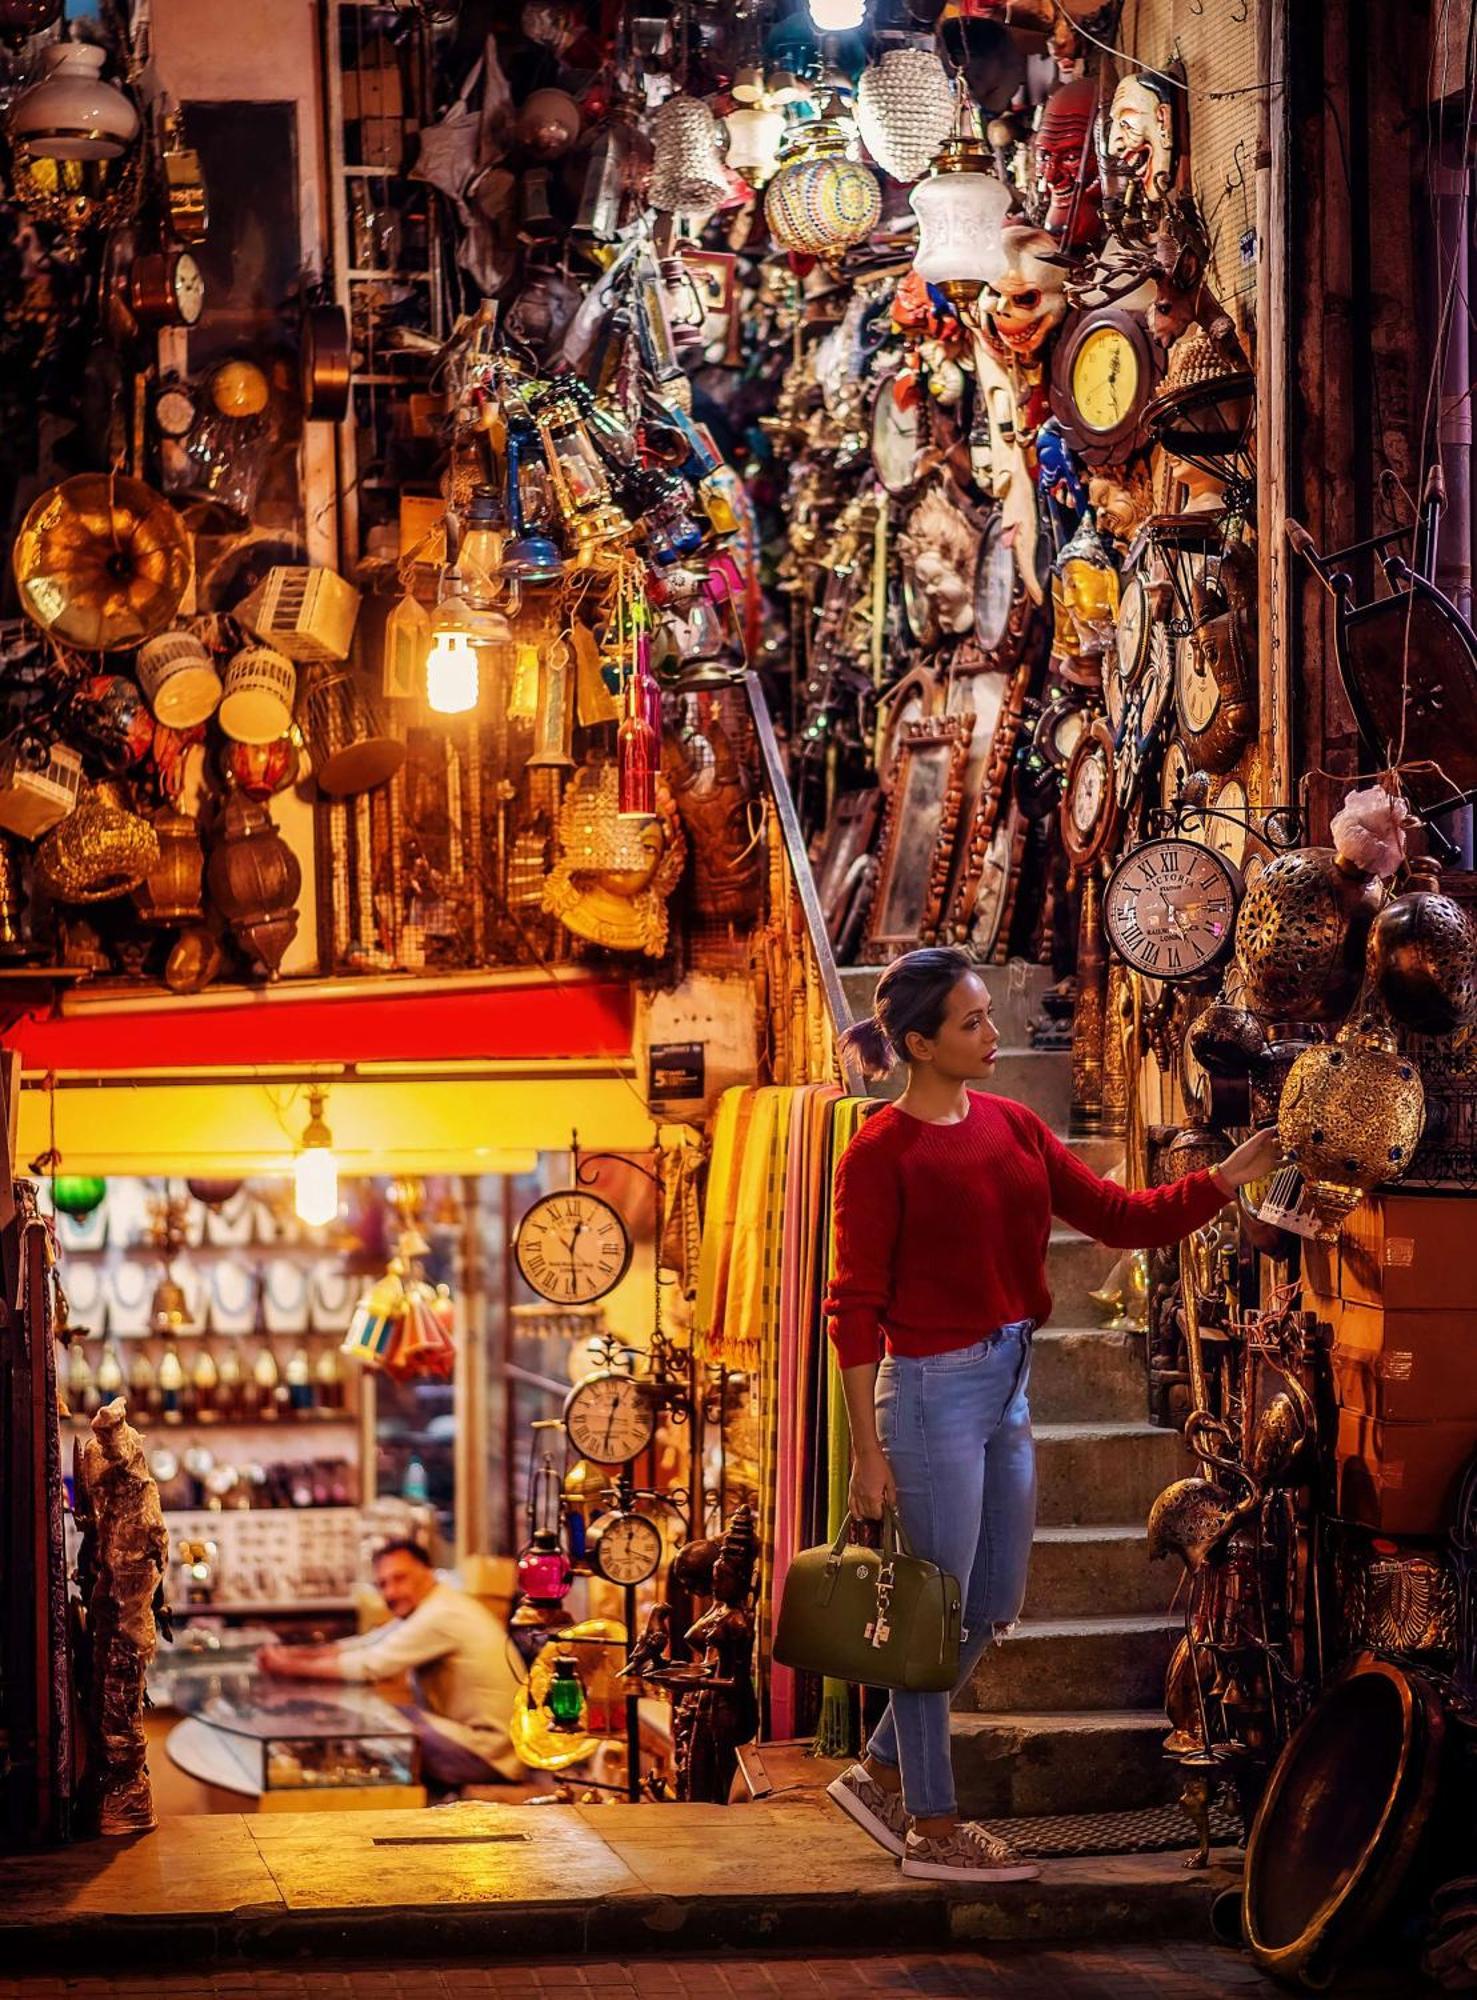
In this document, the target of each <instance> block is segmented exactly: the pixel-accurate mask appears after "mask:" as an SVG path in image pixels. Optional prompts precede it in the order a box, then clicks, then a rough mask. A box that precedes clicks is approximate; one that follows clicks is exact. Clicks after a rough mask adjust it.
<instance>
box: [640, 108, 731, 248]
mask: <svg viewBox="0 0 1477 2000" xmlns="http://www.w3.org/2000/svg"><path fill="white" fill-rule="evenodd" d="M651 136H652V148H653V152H652V163H651V186H650V200H651V205H652V207H653V208H660V209H665V210H666V211H667V213H668V214H669V215H676V216H686V217H690V218H692V219H694V220H697V219H700V218H703V217H706V216H708V215H711V214H712V212H713V210H714V209H715V208H716V207H717V206H718V204H719V203H720V202H721V201H722V200H723V199H724V197H725V196H726V195H727V193H728V177H727V175H726V174H725V173H724V170H723V159H722V154H721V150H720V149H721V146H722V143H723V135H722V128H721V127H720V125H719V123H718V120H717V119H716V118H715V117H714V115H713V112H712V110H711V109H710V107H709V106H708V105H706V104H705V103H704V102H703V100H702V99H701V98H700V97H689V96H688V95H687V93H686V92H685V91H679V92H678V93H677V95H676V96H675V97H669V98H668V99H667V101H666V103H665V104H663V105H661V106H659V107H658V109H657V112H656V115H655V117H654V118H653V119H652V121H651Z"/></svg>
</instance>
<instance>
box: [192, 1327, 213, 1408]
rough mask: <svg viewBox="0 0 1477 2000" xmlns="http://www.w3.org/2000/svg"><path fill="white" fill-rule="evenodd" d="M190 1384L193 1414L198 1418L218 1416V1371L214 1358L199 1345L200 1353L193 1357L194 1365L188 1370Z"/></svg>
mask: <svg viewBox="0 0 1477 2000" xmlns="http://www.w3.org/2000/svg"><path fill="white" fill-rule="evenodd" d="M190 1384H191V1387H192V1388H193V1389H194V1392H195V1414H196V1415H197V1416H200V1417H216V1416H219V1415H220V1370H219V1368H217V1366H216V1363H215V1356H214V1355H213V1354H212V1353H211V1351H210V1349H209V1348H208V1347H207V1346H205V1344H204V1342H202V1343H201V1346H200V1352H199V1353H198V1354H197V1355H196V1356H195V1365H194V1367H193V1368H192V1369H191V1370H190Z"/></svg>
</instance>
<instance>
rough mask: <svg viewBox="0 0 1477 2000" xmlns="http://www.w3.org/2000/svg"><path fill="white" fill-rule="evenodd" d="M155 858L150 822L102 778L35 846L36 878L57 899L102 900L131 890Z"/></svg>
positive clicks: (155, 841)
mask: <svg viewBox="0 0 1477 2000" xmlns="http://www.w3.org/2000/svg"><path fill="white" fill-rule="evenodd" d="M158 860H159V836H158V834H157V833H155V831H154V829H153V827H151V826H150V825H149V822H148V821H147V820H146V819H140V818H139V816H138V814H137V813H135V812H130V811H129V810H128V808H127V806H125V805H124V803H123V801H122V799H121V797H120V796H119V794H118V790H117V787H116V786H114V785H111V784H107V783H102V784H97V785H94V786H93V788H92V790H91V791H90V792H88V793H87V794H86V796H85V797H84V798H83V799H82V800H81V802H80V804H79V805H78V806H77V809H76V811H75V812H71V813H69V814H68V815H67V817H66V818H65V819H64V820H62V821H61V822H60V823H59V824H58V825H57V826H54V827H53V828H52V829H51V832H50V833H48V834H47V836H46V838H45V839H44V840H43V841H42V842H41V845H40V846H39V847H38V848H37V849H36V880H37V881H38V882H39V883H40V884H41V887H42V888H43V889H44V890H45V891H46V893H47V895H48V896H51V897H53V898H54V899H55V900H56V901H57V902H58V903H103V902H106V901H108V899H109V898H110V897H112V896H126V895H127V894H128V892H129V890H130V889H136V888H137V887H138V885H139V884H140V883H141V882H142V881H143V879H144V877H145V876H146V875H147V874H148V872H149V870H150V869H151V868H153V867H155V866H156V865H157V864H158Z"/></svg>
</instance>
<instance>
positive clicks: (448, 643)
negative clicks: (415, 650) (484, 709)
mask: <svg viewBox="0 0 1477 2000" xmlns="http://www.w3.org/2000/svg"><path fill="white" fill-rule="evenodd" d="M478 692H479V676H478V672H477V652H476V648H475V647H474V646H473V644H472V640H471V635H470V634H469V633H467V632H460V631H457V630H456V629H455V627H451V626H443V627H442V629H441V630H440V631H439V632H433V633H432V635H431V646H430V650H429V652H428V653H427V654H426V700H427V702H428V703H429V705H430V706H431V707H432V708H433V709H435V711H436V713H437V714H438V715H464V714H465V713H466V711H467V710H468V709H469V708H475V707H476V706H477V696H478Z"/></svg>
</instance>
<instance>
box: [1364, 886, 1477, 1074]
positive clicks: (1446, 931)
mask: <svg viewBox="0 0 1477 2000" xmlns="http://www.w3.org/2000/svg"><path fill="white" fill-rule="evenodd" d="M1440 885H1441V869H1440V866H1439V864H1438V863H1437V862H1435V861H1433V860H1432V859H1431V858H1430V856H1428V855H1422V856H1420V857H1419V858H1418V859H1417V860H1414V861H1412V862H1411V864H1410V883H1409V885H1408V887H1407V888H1406V889H1405V890H1404V891H1403V892H1402V893H1401V894H1400V895H1398V896H1396V897H1395V898H1394V899H1393V901H1391V902H1389V903H1387V904H1386V905H1385V907H1384V909H1382V910H1381V911H1380V913H1379V915H1378V916H1377V917H1376V918H1375V920H1374V925H1373V928H1372V929H1371V931H1370V934H1369V970H1370V974H1371V976H1372V977H1373V979H1374V984H1375V990H1376V992H1377V993H1378V994H1379V996H1380V998H1381V1000H1383V1001H1384V1003H1385V1005H1386V1006H1387V1007H1388V1008H1389V1010H1390V1013H1391V1014H1392V1015H1393V1017H1394V1018H1395V1020H1397V1021H1398V1022H1399V1023H1400V1026H1401V1027H1402V1028H1413V1029H1414V1030H1415V1032H1416V1033H1417V1034H1420V1035H1450V1034H1452V1033H1454V1032H1455V1030H1456V1029H1458V1028H1461V1027H1465V1026H1466V1025H1467V1024H1468V1023H1469V1022H1471V1021H1472V1020H1473V1018H1474V1017H1477V930H1474V929H1473V927H1472V924H1471V921H1470V919H1469V918H1468V916H1467V913H1466V911H1465V910H1464V909H1463V908H1462V906H1461V904H1460V903H1458V902H1457V901H1456V899H1455V898H1454V897H1452V896H1444V895H1442V893H1441V886H1440Z"/></svg>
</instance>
